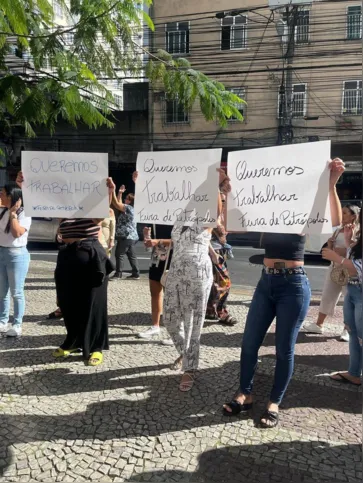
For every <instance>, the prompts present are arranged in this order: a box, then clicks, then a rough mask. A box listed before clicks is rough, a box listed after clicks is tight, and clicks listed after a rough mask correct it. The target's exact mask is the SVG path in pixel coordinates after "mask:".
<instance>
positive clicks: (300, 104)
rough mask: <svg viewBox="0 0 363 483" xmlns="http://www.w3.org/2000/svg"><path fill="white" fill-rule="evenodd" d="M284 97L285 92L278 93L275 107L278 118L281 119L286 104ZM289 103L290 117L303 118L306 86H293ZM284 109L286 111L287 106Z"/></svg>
mask: <svg viewBox="0 0 363 483" xmlns="http://www.w3.org/2000/svg"><path fill="white" fill-rule="evenodd" d="M285 95H286V93H285V92H279V96H278V106H277V112H278V117H279V118H282V117H283V115H284V104H285V102H287V99H285ZM291 102H292V105H291V114H292V117H294V118H299V117H304V116H305V115H306V84H293V86H292V99H291ZM286 109H288V106H286Z"/></svg>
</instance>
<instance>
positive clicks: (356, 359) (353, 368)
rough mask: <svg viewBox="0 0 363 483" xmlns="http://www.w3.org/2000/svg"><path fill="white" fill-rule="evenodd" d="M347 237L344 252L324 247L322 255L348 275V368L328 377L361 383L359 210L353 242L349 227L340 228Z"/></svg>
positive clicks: (362, 335)
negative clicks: (356, 235) (355, 238)
mask: <svg viewBox="0 0 363 483" xmlns="http://www.w3.org/2000/svg"><path fill="white" fill-rule="evenodd" d="M344 234H345V236H346V240H347V241H348V247H349V248H348V250H347V254H346V255H345V256H342V255H339V254H338V253H336V251H334V250H332V249H329V248H324V249H323V253H322V255H323V258H324V259H325V260H329V261H331V262H334V263H335V264H336V266H338V267H341V268H342V269H345V270H347V272H348V275H349V278H348V285H347V294H346V296H345V298H344V321H345V324H346V326H347V327H348V331H349V335H350V337H349V368H348V371H343V372H337V373H335V374H332V375H331V376H330V377H331V379H333V380H334V381H338V382H343V383H350V384H353V385H354V386H360V385H361V375H362V339H363V308H362V211H361V212H360V232H359V234H358V239H357V241H356V242H354V243H353V244H352V243H350V242H351V240H352V238H353V230H352V227H346V228H345V230H344Z"/></svg>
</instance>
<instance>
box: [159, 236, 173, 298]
mask: <svg viewBox="0 0 363 483" xmlns="http://www.w3.org/2000/svg"><path fill="white" fill-rule="evenodd" d="M170 252H171V243H170V245H169V250H168V255H167V257H166V260H165V266H164V271H163V274H162V276H161V279H160V283H161V285H162V286H163V287H164V288H165V286H166V280H167V278H168V273H169V270H168V264H169V258H170Z"/></svg>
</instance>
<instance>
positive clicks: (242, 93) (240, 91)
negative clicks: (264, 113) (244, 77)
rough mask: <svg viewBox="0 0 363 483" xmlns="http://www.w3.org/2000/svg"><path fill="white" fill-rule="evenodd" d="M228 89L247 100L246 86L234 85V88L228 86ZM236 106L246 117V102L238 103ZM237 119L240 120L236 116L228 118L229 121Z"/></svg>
mask: <svg viewBox="0 0 363 483" xmlns="http://www.w3.org/2000/svg"><path fill="white" fill-rule="evenodd" d="M228 90H229V91H230V92H233V94H236V95H237V96H238V97H240V98H241V99H243V100H245V96H246V90H245V88H244V87H240V88H236V87H233V88H228ZM236 107H237V109H238V110H239V112H240V113H241V114H242V116H243V117H246V104H244V103H241V104H237V105H236ZM235 121H239V119H237V118H236V117H234V116H232V117H231V118H229V119H228V122H235ZM239 122H240V121H239Z"/></svg>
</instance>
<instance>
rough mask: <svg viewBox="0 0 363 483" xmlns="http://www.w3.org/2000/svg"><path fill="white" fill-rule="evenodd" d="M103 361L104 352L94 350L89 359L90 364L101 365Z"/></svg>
mask: <svg viewBox="0 0 363 483" xmlns="http://www.w3.org/2000/svg"><path fill="white" fill-rule="evenodd" d="M102 362H103V354H102V352H92V354H91V355H90V357H89V359H88V365H89V366H92V367H94V366H99V365H100V364H102Z"/></svg>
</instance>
